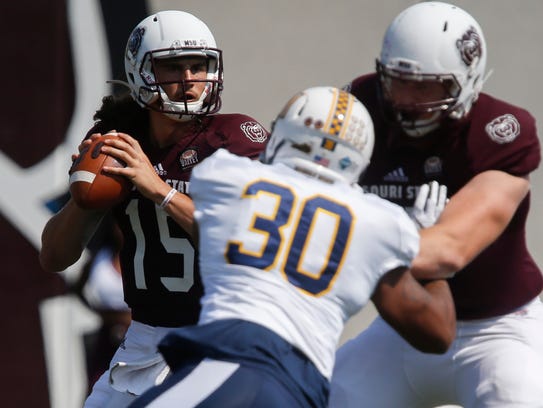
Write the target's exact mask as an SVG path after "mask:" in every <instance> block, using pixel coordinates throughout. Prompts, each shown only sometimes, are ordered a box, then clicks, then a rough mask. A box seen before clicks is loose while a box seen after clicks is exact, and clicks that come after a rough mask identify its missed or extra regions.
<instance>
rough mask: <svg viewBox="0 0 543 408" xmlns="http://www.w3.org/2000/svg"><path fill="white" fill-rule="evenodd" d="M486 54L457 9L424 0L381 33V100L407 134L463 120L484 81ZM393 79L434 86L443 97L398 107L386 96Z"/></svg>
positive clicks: (478, 34)
mask: <svg viewBox="0 0 543 408" xmlns="http://www.w3.org/2000/svg"><path fill="white" fill-rule="evenodd" d="M486 53H487V48H486V43H485V39H484V37H483V32H482V30H481V27H480V26H479V24H478V23H477V21H475V19H474V18H473V17H472V16H471V15H469V14H468V13H467V12H465V11H464V10H462V9H460V8H458V7H457V6H454V5H452V4H447V3H442V2H437V1H426V2H421V3H417V4H415V5H413V6H411V7H408V8H407V9H405V10H404V11H403V12H401V13H400V14H399V15H398V16H397V17H396V18H395V19H394V20H393V21H392V23H391V24H390V26H389V27H388V29H387V31H386V33H385V37H384V40H383V44H382V49H381V56H380V58H379V59H378V60H377V72H378V73H379V75H380V80H381V86H382V91H383V97H384V100H385V102H387V103H388V104H389V106H390V108H391V109H392V111H393V114H394V116H395V119H396V120H397V121H398V122H399V123H400V124H401V126H402V128H403V129H404V130H405V132H406V133H407V134H409V135H411V136H422V135H425V134H426V133H428V132H430V131H432V130H434V129H436V128H437V127H438V126H439V122H440V120H441V119H443V118H444V117H447V116H448V117H450V118H452V119H460V118H463V117H464V116H466V115H467V114H468V112H469V111H470V109H471V107H472V105H473V103H474V102H475V101H476V100H477V98H478V96H479V92H480V91H481V88H482V86H483V82H484V80H485V78H484V75H485V66H486V57H487V56H486ZM394 79H396V80H397V79H401V80H412V81H432V82H437V83H440V84H441V85H440V86H442V87H443V88H444V91H445V92H444V94H446V95H447V96H445V97H444V98H443V99H439V100H434V101H428V102H426V103H415V104H410V105H408V104H403V105H401V104H397V103H394V101H393V100H392V99H391V97H390V91H391V89H390V87H391V83H392V82H393V81H394ZM421 114H425V115H424V119H423V118H422V117H421Z"/></svg>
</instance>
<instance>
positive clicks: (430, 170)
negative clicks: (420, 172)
mask: <svg viewBox="0 0 543 408" xmlns="http://www.w3.org/2000/svg"><path fill="white" fill-rule="evenodd" d="M442 171H443V162H442V161H441V158H439V157H437V156H432V157H428V158H427V159H426V161H425V162H424V174H425V175H426V176H428V177H436V176H440V175H441V173H442Z"/></svg>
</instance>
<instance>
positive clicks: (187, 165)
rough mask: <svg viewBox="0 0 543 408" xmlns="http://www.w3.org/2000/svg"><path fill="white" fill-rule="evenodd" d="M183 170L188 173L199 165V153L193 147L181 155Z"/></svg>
mask: <svg viewBox="0 0 543 408" xmlns="http://www.w3.org/2000/svg"><path fill="white" fill-rule="evenodd" d="M179 164H180V165H181V170H183V171H186V170H188V169H191V168H192V167H194V166H195V165H196V164H198V151H197V150H196V149H194V148H192V147H189V148H188V149H185V150H183V151H182V152H181V154H180V155H179Z"/></svg>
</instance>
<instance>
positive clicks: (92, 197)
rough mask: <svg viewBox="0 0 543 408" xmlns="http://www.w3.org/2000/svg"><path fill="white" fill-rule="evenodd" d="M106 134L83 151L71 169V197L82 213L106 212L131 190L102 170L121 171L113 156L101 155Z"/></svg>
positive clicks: (119, 179)
mask: <svg viewBox="0 0 543 408" xmlns="http://www.w3.org/2000/svg"><path fill="white" fill-rule="evenodd" d="M111 137H117V136H116V135H111V134H106V135H103V136H101V137H99V138H97V139H95V140H94V141H93V142H92V143H91V144H90V145H89V146H88V147H87V148H86V149H84V150H82V151H81V152H80V154H79V157H78V158H77V160H75V161H74V162H73V164H72V167H71V169H70V193H71V195H72V198H73V199H74V200H75V202H76V203H77V205H79V206H80V207H81V208H85V209H106V208H110V207H112V206H113V205H115V204H117V203H119V202H120V201H122V200H123V199H124V198H125V197H126V196H127V194H128V193H129V192H130V190H131V188H132V183H131V182H130V181H129V180H128V179H127V178H125V177H122V176H116V175H111V174H106V173H104V172H103V171H102V167H104V166H111V167H124V163H122V162H121V161H119V160H117V159H116V158H115V157H113V156H109V155H107V154H104V153H102V152H100V148H101V147H102V145H103V144H104V142H103V141H104V139H105V138H111Z"/></svg>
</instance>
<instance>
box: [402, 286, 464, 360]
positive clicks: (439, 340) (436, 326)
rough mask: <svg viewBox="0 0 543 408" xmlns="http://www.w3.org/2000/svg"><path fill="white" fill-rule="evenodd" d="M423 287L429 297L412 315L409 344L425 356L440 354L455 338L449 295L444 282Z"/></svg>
mask: <svg viewBox="0 0 543 408" xmlns="http://www.w3.org/2000/svg"><path fill="white" fill-rule="evenodd" d="M422 286H423V287H424V290H425V291H426V292H427V294H428V297H427V301H426V304H425V305H424V306H423V307H422V308H421V309H420V311H419V313H416V314H415V315H414V320H415V321H414V323H413V326H412V327H413V330H410V329H411V328H410V327H408V330H409V333H408V338H409V342H410V343H411V344H412V345H413V346H414V347H416V348H417V349H419V350H421V351H424V352H426V353H436V354H441V353H444V352H446V351H447V350H448V348H449V346H450V345H451V343H452V342H453V340H454V338H455V336H456V312H455V309H454V302H453V299H452V294H451V291H450V289H449V285H448V284H447V282H446V281H445V280H441V279H440V280H432V281H428V282H425V283H423V284H422ZM421 328H423V329H422V330H421Z"/></svg>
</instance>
